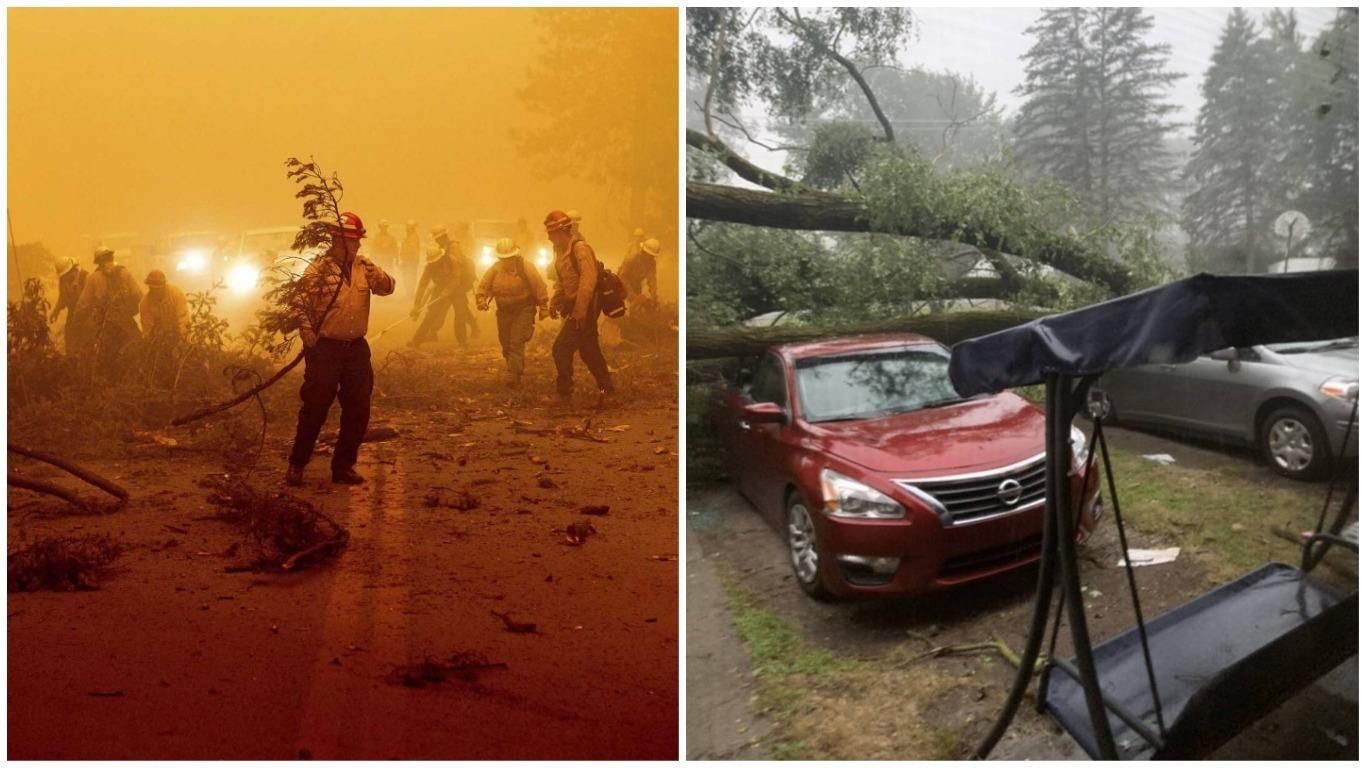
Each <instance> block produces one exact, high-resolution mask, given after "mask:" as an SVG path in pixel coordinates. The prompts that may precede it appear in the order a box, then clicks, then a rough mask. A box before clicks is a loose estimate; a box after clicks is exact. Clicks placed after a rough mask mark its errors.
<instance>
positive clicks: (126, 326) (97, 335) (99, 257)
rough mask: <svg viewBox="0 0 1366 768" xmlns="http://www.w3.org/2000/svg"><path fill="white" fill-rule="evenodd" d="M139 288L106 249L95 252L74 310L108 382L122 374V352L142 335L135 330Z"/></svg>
mask: <svg viewBox="0 0 1366 768" xmlns="http://www.w3.org/2000/svg"><path fill="white" fill-rule="evenodd" d="M141 301H142V289H141V288H140V287H138V283H137V280H136V279H134V277H133V275H132V274H131V273H129V271H128V268H127V267H124V266H123V265H122V264H115V263H114V252H113V251H112V250H110V249H109V248H100V249H99V250H97V251H95V271H94V272H93V273H92V274H91V275H90V276H89V277H88V278H86V281H85V287H84V288H83V289H82V290H81V298H80V299H79V300H78V301H77V302H76V312H77V314H78V315H79V316H80V320H81V323H82V324H83V325H85V326H86V327H85V328H84V329H82V334H83V335H85V334H88V335H85V340H86V341H87V342H88V343H89V344H90V345H91V346H92V347H93V349H94V353H95V361H96V363H97V364H98V365H99V367H100V369H101V370H102V371H103V372H104V374H105V375H106V376H108V377H109V379H110V380H111V381H118V380H119V379H120V378H122V377H123V373H124V369H125V368H126V367H127V366H125V365H124V360H123V359H122V357H123V355H124V354H125V353H126V352H127V350H128V348H129V346H131V345H132V344H133V343H134V342H135V341H137V340H138V338H139V337H140V336H141V334H140V333H139V331H138V322H137V313H138V304H139V303H140V302H141Z"/></svg>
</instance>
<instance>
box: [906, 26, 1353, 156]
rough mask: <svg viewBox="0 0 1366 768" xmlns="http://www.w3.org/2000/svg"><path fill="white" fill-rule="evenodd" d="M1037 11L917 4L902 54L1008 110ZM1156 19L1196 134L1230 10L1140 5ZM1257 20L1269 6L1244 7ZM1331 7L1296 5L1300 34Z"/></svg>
mask: <svg viewBox="0 0 1366 768" xmlns="http://www.w3.org/2000/svg"><path fill="white" fill-rule="evenodd" d="M1042 11H1043V9H1042V8H1023V7H1020V8H916V9H915V15H916V21H917V24H916V27H918V38H917V39H916V40H915V41H914V42H912V43H911V44H910V46H909V47H908V48H907V49H906V50H905V51H904V52H903V53H902V57H901V60H902V62H903V63H904V64H906V65H907V66H911V67H923V68H925V69H928V70H932V71H945V70H947V71H949V72H955V73H958V74H963V75H971V76H972V77H973V78H974V79H976V80H977V82H978V83H980V84H981V85H983V86H985V88H986V90H988V91H994V92H995V93H996V98H997V103H999V104H1000V105H1002V106H1004V107H1005V108H1006V111H1007V112H1009V113H1013V112H1015V111H1016V110H1018V109H1019V108H1020V106H1022V104H1023V99H1022V98H1021V97H1019V96H1017V95H1015V94H1014V93H1012V91H1014V89H1015V88H1016V87H1017V86H1019V85H1021V84H1022V83H1023V82H1024V63H1023V61H1022V60H1021V58H1020V57H1021V56H1023V55H1024V54H1025V53H1026V52H1028V51H1029V48H1030V46H1031V45H1033V40H1034V38H1033V37H1032V36H1029V35H1026V34H1025V30H1026V29H1027V28H1028V27H1029V26H1030V25H1031V24H1033V23H1034V22H1035V21H1037V20H1038V18H1039V14H1040V13H1042ZM1144 11H1145V12H1146V13H1148V14H1151V15H1152V17H1153V29H1152V31H1151V34H1150V35H1149V38H1148V39H1149V41H1150V42H1153V43H1167V44H1169V45H1171V47H1172V51H1171V58H1170V59H1169V60H1168V68H1169V69H1171V70H1172V71H1174V72H1183V73H1185V75H1186V76H1185V77H1183V78H1181V79H1180V80H1177V81H1176V82H1175V83H1174V84H1173V85H1172V87H1171V89H1170V90H1169V91H1168V100H1169V101H1170V103H1172V104H1174V105H1175V106H1176V107H1177V108H1178V111H1177V112H1176V113H1175V114H1174V115H1173V116H1172V119H1173V120H1175V121H1177V122H1180V123H1183V124H1184V125H1183V126H1182V128H1181V129H1180V131H1178V132H1179V133H1180V134H1182V135H1187V136H1189V135H1193V134H1194V123H1195V118H1196V115H1197V114H1198V113H1199V111H1200V105H1201V103H1202V102H1203V99H1202V98H1201V97H1200V83H1201V82H1202V81H1203V80H1204V75H1205V70H1206V69H1208V68H1209V63H1210V57H1211V56H1213V55H1214V48H1215V46H1217V45H1218V44H1219V35H1220V33H1221V32H1222V31H1223V28H1224V21H1225V20H1226V19H1227V18H1228V14H1229V13H1230V12H1231V11H1232V9H1231V8H1144ZM1247 11H1248V13H1249V14H1250V15H1251V16H1252V18H1253V19H1255V20H1257V21H1258V25H1259V26H1260V22H1261V19H1262V18H1263V17H1264V16H1265V15H1266V14H1267V13H1269V12H1270V11H1271V9H1270V8H1249V9H1247ZM1336 12H1337V11H1336V9H1334V8H1296V9H1295V15H1296V18H1298V19H1299V23H1300V32H1301V34H1303V35H1304V37H1305V39H1306V40H1313V39H1314V37H1315V36H1316V35H1318V33H1319V32H1320V31H1322V30H1323V28H1324V27H1326V26H1327V25H1328V24H1329V23H1330V22H1332V20H1333V17H1334V15H1335V14H1336Z"/></svg>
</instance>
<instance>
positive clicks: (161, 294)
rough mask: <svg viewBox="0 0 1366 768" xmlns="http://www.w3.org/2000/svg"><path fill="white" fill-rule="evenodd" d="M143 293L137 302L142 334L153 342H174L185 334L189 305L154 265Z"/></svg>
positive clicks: (169, 344)
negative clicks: (140, 299) (145, 291)
mask: <svg viewBox="0 0 1366 768" xmlns="http://www.w3.org/2000/svg"><path fill="white" fill-rule="evenodd" d="M145 282H146V284H147V294H146V295H145V296H143V297H142V301H140V302H139V303H138V319H139V320H141V321H142V335H143V337H144V338H146V339H147V340H148V341H151V342H153V343H154V344H157V345H164V346H175V345H176V344H179V343H180V341H181V340H182V339H184V338H185V332H186V330H188V328H189V324H190V307H189V304H187V303H186V302H185V292H184V291H182V290H180V288H178V287H176V286H174V285H170V284H168V283H167V282H166V273H164V272H162V271H161V270H159V269H154V270H152V271H151V272H148V273H147V280H146V281H145Z"/></svg>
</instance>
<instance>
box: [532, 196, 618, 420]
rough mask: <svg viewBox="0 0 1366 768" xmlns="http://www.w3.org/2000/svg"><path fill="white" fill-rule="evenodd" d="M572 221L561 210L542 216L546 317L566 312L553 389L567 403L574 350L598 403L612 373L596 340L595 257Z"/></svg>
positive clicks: (609, 385)
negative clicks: (547, 261) (548, 269)
mask: <svg viewBox="0 0 1366 768" xmlns="http://www.w3.org/2000/svg"><path fill="white" fill-rule="evenodd" d="M573 227H574V222H573V220H572V219H570V218H569V216H568V214H566V213H564V212H563V211H551V212H550V213H549V214H547V215H546V217H545V231H546V235H547V236H548V237H549V238H550V242H551V244H552V245H554V246H555V264H554V267H555V294H554V296H552V297H551V299H550V316H551V317H556V316H562V317H564V323H563V324H562V325H561V326H560V333H559V335H558V336H556V337H555V344H554V346H553V347H552V348H551V356H552V357H553V358H554V359H555V373H556V376H555V390H556V392H557V393H559V396H560V400H561V401H563V402H568V401H569V400H570V398H571V397H572V396H573V392H574V353H575V352H578V353H579V357H580V358H582V359H583V364H584V365H585V366H587V367H588V372H589V373H591V374H592V375H593V378H594V380H596V381H597V384H598V392H599V398H598V400H599V404H601V403H602V402H603V401H604V400H605V399H606V398H607V397H608V396H609V395H611V394H612V392H613V388H612V374H611V373H610V372H609V371H608V370H607V361H606V360H605V359H603V356H602V348H601V347H600V346H599V344H598V310H599V307H598V296H597V285H598V258H597V255H596V254H594V253H593V248H592V247H591V246H590V245H588V243H587V242H585V241H584V239H583V238H582V237H579V236H577V235H575V234H574V229H573Z"/></svg>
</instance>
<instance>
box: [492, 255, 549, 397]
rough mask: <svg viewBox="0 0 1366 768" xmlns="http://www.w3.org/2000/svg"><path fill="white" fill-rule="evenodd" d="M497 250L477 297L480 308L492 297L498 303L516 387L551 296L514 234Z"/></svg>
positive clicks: (509, 372) (512, 383)
mask: <svg viewBox="0 0 1366 768" xmlns="http://www.w3.org/2000/svg"><path fill="white" fill-rule="evenodd" d="M496 251H497V255H498V261H497V262H496V263H495V264H494V265H493V266H491V267H489V268H488V270H487V271H485V272H484V277H483V279H481V280H480V281H479V289H478V290H477V291H475V294H474V297H475V299H474V300H475V304H476V305H477V306H478V307H479V309H480V311H486V310H488V308H489V302H490V301H495V302H497V303H498V311H497V313H496V316H497V319H498V343H499V344H501V345H502V347H503V360H504V361H506V363H507V377H506V379H505V383H506V384H507V385H508V387H510V388H512V389H516V388H517V387H518V386H520V385H521V383H522V371H523V369H524V368H525V367H526V354H525V352H526V343H527V342H528V341H531V334H532V332H533V331H534V330H535V327H536V315H537V313H538V312H539V313H540V316H541V317H542V318H544V317H545V315H546V303H547V301H548V298H547V295H546V288H545V281H544V280H542V279H541V275H540V273H539V272H537V271H536V270H535V269H534V268H532V267H529V266H527V265H526V263H525V262H524V261H523V260H522V251H521V249H520V248H518V247H517V244H516V243H514V242H513V240H512V238H510V237H505V238H503V239H501V240H499V241H498V245H497V247H496Z"/></svg>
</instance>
